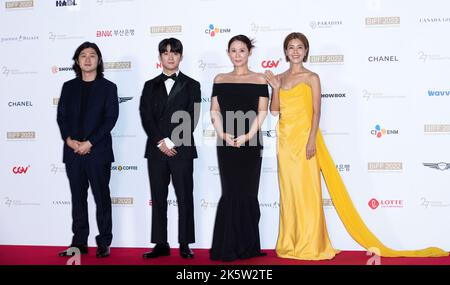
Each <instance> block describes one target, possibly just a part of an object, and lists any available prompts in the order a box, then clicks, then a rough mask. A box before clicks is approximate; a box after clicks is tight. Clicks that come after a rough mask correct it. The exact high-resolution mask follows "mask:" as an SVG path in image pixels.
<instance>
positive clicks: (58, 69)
mask: <svg viewBox="0 0 450 285" xmlns="http://www.w3.org/2000/svg"><path fill="white" fill-rule="evenodd" d="M51 71H52V73H53V74H56V73H58V72H67V71H73V67H72V66H65V67H61V66H60V67H58V66H56V65H53V66H52V68H51Z"/></svg>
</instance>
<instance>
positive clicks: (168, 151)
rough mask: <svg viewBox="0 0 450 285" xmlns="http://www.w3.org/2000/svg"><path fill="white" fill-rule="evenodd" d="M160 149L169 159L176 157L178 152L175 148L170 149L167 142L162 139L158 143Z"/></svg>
mask: <svg viewBox="0 0 450 285" xmlns="http://www.w3.org/2000/svg"><path fill="white" fill-rule="evenodd" d="M158 148H159V150H160V151H161V152H162V153H164V154H165V155H167V156H168V157H172V156H175V155H176V154H177V151H176V150H175V148H168V147H167V145H166V142H165V141H164V139H162V140H160V141H159V142H158Z"/></svg>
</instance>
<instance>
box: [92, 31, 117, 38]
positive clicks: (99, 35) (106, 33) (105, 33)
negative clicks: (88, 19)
mask: <svg viewBox="0 0 450 285" xmlns="http://www.w3.org/2000/svg"><path fill="white" fill-rule="evenodd" d="M96 36H97V38H105V37H112V36H113V35H112V31H111V30H110V31H97V33H96Z"/></svg>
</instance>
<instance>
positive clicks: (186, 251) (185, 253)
mask: <svg viewBox="0 0 450 285" xmlns="http://www.w3.org/2000/svg"><path fill="white" fill-rule="evenodd" d="M180 256H181V257H182V258H189V259H190V258H194V252H193V251H192V250H191V249H190V248H189V245H188V244H187V243H180Z"/></svg>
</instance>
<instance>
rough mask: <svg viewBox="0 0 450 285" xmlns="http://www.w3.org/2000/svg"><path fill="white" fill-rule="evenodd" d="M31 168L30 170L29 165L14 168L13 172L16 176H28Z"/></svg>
mask: <svg viewBox="0 0 450 285" xmlns="http://www.w3.org/2000/svg"><path fill="white" fill-rule="evenodd" d="M29 168H30V166H29V165H28V166H27V167H23V166H14V167H13V169H12V172H13V173H14V174H26V173H27V171H28V169H29Z"/></svg>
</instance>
